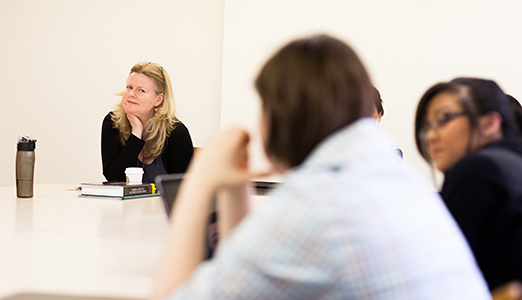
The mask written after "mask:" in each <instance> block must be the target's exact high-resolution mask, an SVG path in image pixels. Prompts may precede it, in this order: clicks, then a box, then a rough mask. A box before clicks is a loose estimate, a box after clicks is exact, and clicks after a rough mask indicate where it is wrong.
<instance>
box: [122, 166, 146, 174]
mask: <svg viewBox="0 0 522 300" xmlns="http://www.w3.org/2000/svg"><path fill="white" fill-rule="evenodd" d="M125 174H143V168H139V167H129V168H126V169H125Z"/></svg>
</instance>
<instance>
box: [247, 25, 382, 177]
mask: <svg viewBox="0 0 522 300" xmlns="http://www.w3.org/2000/svg"><path fill="white" fill-rule="evenodd" d="M255 86H256V89H257V91H258V93H259V95H260V97H261V101H262V108H263V113H264V115H265V117H266V120H265V121H266V122H265V126H266V135H267V136H266V140H265V150H266V152H267V155H268V156H269V157H270V158H271V159H275V160H277V161H278V162H280V163H283V164H285V165H287V166H288V167H290V168H291V167H295V166H298V165H300V164H301V163H302V162H303V161H304V159H305V158H306V157H307V156H308V155H309V154H310V152H311V151H312V149H313V148H314V147H315V146H317V144H319V143H320V142H321V141H322V140H323V139H324V138H325V137H327V136H328V135H330V134H331V133H333V132H335V131H337V130H339V129H340V128H342V127H345V126H346V125H348V124H350V123H352V122H354V121H356V120H358V119H359V118H361V117H369V116H371V115H372V111H373V106H374V103H373V97H374V91H373V86H372V84H371V82H370V78H369V76H368V73H367V72H366V69H365V68H364V66H363V64H362V62H361V61H360V60H359V58H358V56H357V54H356V53H355V52H354V51H353V50H352V48H351V47H350V46H348V45H347V44H345V43H344V42H342V41H340V40H338V39H335V38H332V37H330V36H327V35H319V36H314V37H311V38H305V39H299V40H295V41H293V42H290V43H289V44H288V45H286V46H284V47H283V48H282V49H281V50H279V51H278V52H277V53H276V54H275V55H274V56H273V57H272V58H271V59H270V60H269V61H268V62H267V63H266V64H265V65H264V67H263V68H262V69H261V72H260V73H259V75H258V77H257V79H256V81H255Z"/></svg>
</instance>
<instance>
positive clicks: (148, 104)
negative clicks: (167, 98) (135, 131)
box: [122, 73, 163, 119]
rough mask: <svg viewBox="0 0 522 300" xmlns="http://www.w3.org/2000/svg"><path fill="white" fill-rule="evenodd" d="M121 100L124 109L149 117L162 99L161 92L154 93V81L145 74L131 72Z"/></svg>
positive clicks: (141, 116) (139, 115)
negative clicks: (124, 106)
mask: <svg viewBox="0 0 522 300" xmlns="http://www.w3.org/2000/svg"><path fill="white" fill-rule="evenodd" d="M122 101H123V102H124V104H125V105H126V109H125V111H126V112H127V113H131V114H134V115H136V116H138V117H139V118H140V119H141V118H146V119H148V118H150V117H151V116H152V114H153V113H154V108H155V107H156V106H158V105H160V104H161V102H162V101H163V94H160V95H158V94H156V89H155V88H154V82H153V81H152V79H150V78H149V77H148V76H147V75H144V74H140V73H131V74H130V75H129V77H128V78H127V86H126V88H125V91H124V92H123V97H122Z"/></svg>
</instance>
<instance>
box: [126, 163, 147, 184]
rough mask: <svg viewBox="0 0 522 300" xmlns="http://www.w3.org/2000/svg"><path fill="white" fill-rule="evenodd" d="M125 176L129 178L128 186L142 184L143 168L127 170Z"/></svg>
mask: <svg viewBox="0 0 522 300" xmlns="http://www.w3.org/2000/svg"><path fill="white" fill-rule="evenodd" d="M125 175H126V176H127V184H142V178H143V169H142V168H137V167H134V168H127V169H125Z"/></svg>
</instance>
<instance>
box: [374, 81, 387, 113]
mask: <svg viewBox="0 0 522 300" xmlns="http://www.w3.org/2000/svg"><path fill="white" fill-rule="evenodd" d="M373 93H374V98H373V102H374V103H375V108H376V109H377V114H379V115H381V117H382V116H384V107H383V106H382V98H381V93H379V90H378V89H377V88H376V87H373Z"/></svg>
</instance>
